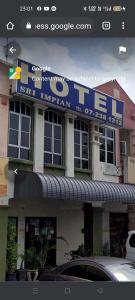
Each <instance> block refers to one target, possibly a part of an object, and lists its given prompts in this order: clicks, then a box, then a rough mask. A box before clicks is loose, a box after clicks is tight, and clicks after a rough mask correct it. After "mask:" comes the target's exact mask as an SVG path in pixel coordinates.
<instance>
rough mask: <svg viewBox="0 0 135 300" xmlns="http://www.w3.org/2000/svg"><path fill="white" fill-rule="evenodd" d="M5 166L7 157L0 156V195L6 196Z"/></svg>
mask: <svg viewBox="0 0 135 300" xmlns="http://www.w3.org/2000/svg"><path fill="white" fill-rule="evenodd" d="M7 166H8V158H7V157H0V197H2V196H7Z"/></svg>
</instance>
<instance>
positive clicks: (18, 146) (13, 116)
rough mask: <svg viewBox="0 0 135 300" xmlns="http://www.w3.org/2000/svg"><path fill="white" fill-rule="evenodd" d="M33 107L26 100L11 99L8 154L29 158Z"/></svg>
mask: <svg viewBox="0 0 135 300" xmlns="http://www.w3.org/2000/svg"><path fill="white" fill-rule="evenodd" d="M30 133H31V109H30V107H29V106H28V105H26V104H25V103H24V102H20V101H11V102H10V113H9V145H8V156H9V157H14V158H19V159H26V160H29V156H30Z"/></svg>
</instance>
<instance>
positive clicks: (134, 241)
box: [129, 234, 135, 248]
mask: <svg viewBox="0 0 135 300" xmlns="http://www.w3.org/2000/svg"><path fill="white" fill-rule="evenodd" d="M129 245H130V247H131V248H135V234H132V235H131V238H130V240H129Z"/></svg>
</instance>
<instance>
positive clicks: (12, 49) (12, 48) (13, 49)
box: [9, 46, 16, 54]
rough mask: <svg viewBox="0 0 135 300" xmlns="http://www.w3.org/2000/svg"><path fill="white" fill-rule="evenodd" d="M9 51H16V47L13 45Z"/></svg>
mask: <svg viewBox="0 0 135 300" xmlns="http://www.w3.org/2000/svg"><path fill="white" fill-rule="evenodd" d="M9 51H10V52H11V53H12V54H13V53H14V52H16V49H15V48H14V47H13V46H12V47H11V48H10V49H9Z"/></svg>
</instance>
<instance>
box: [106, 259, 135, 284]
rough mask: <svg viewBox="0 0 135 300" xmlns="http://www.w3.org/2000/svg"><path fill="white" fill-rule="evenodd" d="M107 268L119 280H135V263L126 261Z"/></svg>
mask: <svg viewBox="0 0 135 300" xmlns="http://www.w3.org/2000/svg"><path fill="white" fill-rule="evenodd" d="M107 269H108V270H109V271H110V272H111V273H112V274H113V275H114V276H115V278H116V279H117V280H118V281H135V264H134V263H125V264H121V265H110V266H107Z"/></svg>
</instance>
